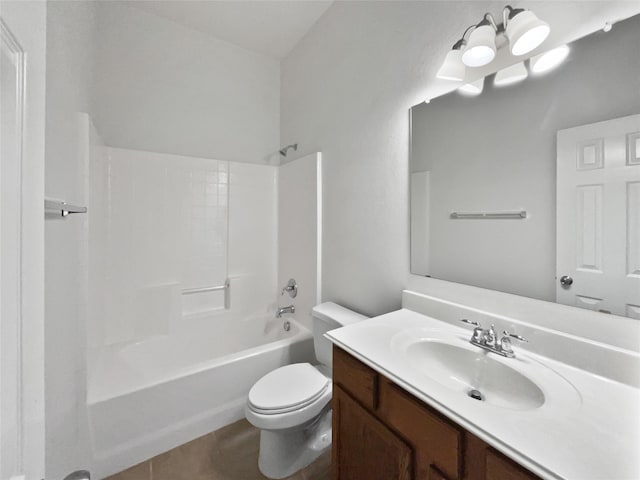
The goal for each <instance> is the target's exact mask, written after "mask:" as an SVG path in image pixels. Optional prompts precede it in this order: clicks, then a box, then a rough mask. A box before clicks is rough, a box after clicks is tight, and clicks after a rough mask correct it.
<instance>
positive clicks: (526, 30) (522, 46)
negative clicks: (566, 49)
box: [506, 10, 551, 56]
mask: <svg viewBox="0 0 640 480" xmlns="http://www.w3.org/2000/svg"><path fill="white" fill-rule="evenodd" d="M550 31H551V29H550V28H549V25H548V24H547V23H545V22H543V21H542V20H540V19H539V18H538V17H536V14H535V13H533V12H532V11H530V10H525V11H524V12H520V13H518V14H516V15H515V16H514V17H513V18H512V19H511V20H509V23H507V30H506V33H507V37H508V38H509V42H510V44H511V53H512V54H513V55H517V56H520V55H525V54H527V53H529V52H530V51H532V50H534V49H536V48H537V47H539V46H540V45H541V44H542V42H544V41H545V40H546V38H547V37H548V36H549V32H550Z"/></svg>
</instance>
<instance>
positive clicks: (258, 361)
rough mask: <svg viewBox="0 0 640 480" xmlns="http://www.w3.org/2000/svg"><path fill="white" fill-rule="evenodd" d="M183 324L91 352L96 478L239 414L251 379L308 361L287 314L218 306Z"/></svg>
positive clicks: (300, 330) (309, 348)
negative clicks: (240, 312)
mask: <svg viewBox="0 0 640 480" xmlns="http://www.w3.org/2000/svg"><path fill="white" fill-rule="evenodd" d="M285 321H289V322H290V327H291V328H290V329H289V330H288V331H286V330H285V329H284V323H285ZM189 323H190V325H189V328H185V329H184V331H179V332H176V333H172V334H170V335H163V336H157V337H154V338H150V339H147V340H144V341H141V342H138V343H129V344H123V345H114V346H110V347H106V348H104V349H103V350H102V351H101V352H100V353H99V354H98V356H97V358H96V360H95V364H94V367H93V368H92V372H91V373H90V376H89V387H88V395H87V403H88V411H89V424H90V429H91V438H92V442H93V445H92V446H93V451H94V459H95V465H94V473H95V474H96V475H97V477H98V478H102V477H104V476H107V475H110V474H112V473H115V472H118V471H121V470H123V469H125V468H127V467H130V466H132V465H135V464H136V463H139V462H141V461H143V460H145V459H147V458H150V457H152V456H154V455H157V454H159V453H161V452H164V451H166V450H169V449H171V448H174V447H176V446H178V445H181V444H183V443H185V442H188V441H189V440H191V439H194V438H196V437H198V436H201V435H204V434H206V433H208V432H211V431H213V430H216V429H218V428H220V427H223V426H225V425H227V424H229V423H231V422H233V421H235V420H239V419H241V418H244V405H245V402H246V398H247V394H248V392H249V389H250V388H251V386H252V385H253V384H254V383H255V382H256V381H257V380H258V379H259V378H261V377H262V376H263V375H265V374H266V373H268V372H270V371H272V370H274V369H276V368H278V367H280V366H283V365H287V364H289V363H293V362H306V361H313V339H312V336H311V332H310V331H309V330H308V329H307V328H305V327H304V326H302V325H301V324H299V323H298V322H297V321H295V319H291V318H286V319H285V318H281V319H276V318H274V317H273V316H264V317H248V318H238V316H237V315H235V314H232V313H231V312H229V311H226V312H224V313H218V314H215V315H211V316H208V317H204V318H198V319H191V320H189Z"/></svg>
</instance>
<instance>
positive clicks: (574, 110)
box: [409, 15, 640, 319]
mask: <svg viewBox="0 0 640 480" xmlns="http://www.w3.org/2000/svg"><path fill="white" fill-rule="evenodd" d="M639 46H640V15H637V16H634V17H631V18H629V19H626V20H623V21H621V22H618V23H617V24H615V25H614V26H613V29H612V30H611V31H609V32H603V31H598V32H595V33H593V34H591V35H589V36H586V37H584V38H581V39H579V40H576V41H575V42H573V43H571V44H570V45H569V55H568V56H567V58H566V59H565V61H564V62H562V63H561V64H560V65H558V66H557V67H555V68H554V69H552V70H550V71H547V72H545V73H542V74H535V73H534V72H533V71H532V68H531V67H532V65H531V61H530V60H528V61H526V62H525V66H526V68H527V71H528V74H529V75H528V77H527V78H526V79H524V80H522V81H520V82H518V83H516V84H511V85H507V86H501V87H498V86H495V84H494V82H495V77H496V75H491V76H488V77H485V78H484V82H480V83H478V84H476V87H480V88H482V92H481V93H480V94H478V95H475V96H468V95H464V94H463V93H462V92H460V91H454V92H452V93H449V94H447V95H444V96H441V97H438V98H435V99H433V100H431V102H430V103H422V104H419V105H416V106H414V107H413V108H412V109H411V154H410V165H409V175H410V178H409V181H410V192H411V193H410V202H411V272H412V273H413V274H417V275H423V276H430V277H434V278H438V279H442V280H448V281H452V282H457V283H463V284H468V285H474V286H479V287H483V288H489V289H492V290H499V291H503V292H508V293H513V294H517V295H523V296H527V297H533V298H537V299H541V300H547V301H557V302H560V303H564V304H568V305H573V306H577V307H582V308H588V309H591V310H595V311H601V312H603V313H612V314H616V315H623V316H629V317H634V318H638V319H640V55H639V54H638V47H639ZM498 75H499V73H498Z"/></svg>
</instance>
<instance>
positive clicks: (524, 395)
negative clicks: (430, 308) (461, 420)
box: [405, 340, 545, 410]
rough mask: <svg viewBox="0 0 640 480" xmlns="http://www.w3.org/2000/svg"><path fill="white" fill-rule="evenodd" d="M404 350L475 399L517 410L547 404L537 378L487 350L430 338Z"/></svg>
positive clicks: (426, 369) (438, 378)
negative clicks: (485, 351)
mask: <svg viewBox="0 0 640 480" xmlns="http://www.w3.org/2000/svg"><path fill="white" fill-rule="evenodd" d="M405 354H406V355H407V357H408V359H409V360H410V361H411V363H414V364H415V365H421V366H423V368H424V372H425V373H426V374H427V375H429V376H430V377H432V378H433V379H434V380H436V381H437V382H439V383H441V384H443V385H444V386H445V387H448V388H451V389H454V390H460V391H463V392H465V393H466V394H467V395H469V397H470V398H474V399H475V400H483V401H485V402H487V403H490V404H493V405H495V406H497V407H503V408H510V409H515V410H530V409H534V408H538V407H540V406H541V405H542V404H544V400H545V397H544V393H543V392H542V390H541V389H540V388H539V387H538V386H537V385H536V384H535V383H534V382H532V381H531V380H530V379H529V378H527V377H526V376H525V375H523V374H521V373H520V372H518V371H517V370H514V369H513V368H511V367H508V366H507V365H505V364H504V363H501V362H500V361H497V360H496V359H494V358H493V357H491V354H489V353H488V352H487V353H484V352H482V351H473V350H469V349H466V348H462V347H459V346H457V345H452V344H449V343H444V342H440V341H430V340H427V341H418V342H416V343H412V344H410V345H408V347H407V349H406V350H405Z"/></svg>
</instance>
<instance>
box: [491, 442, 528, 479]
mask: <svg viewBox="0 0 640 480" xmlns="http://www.w3.org/2000/svg"><path fill="white" fill-rule="evenodd" d="M486 462H487V477H486V480H539V477H538V476H537V475H534V474H533V473H531V472H530V471H528V470H525V469H524V468H522V467H521V466H520V465H518V464H517V463H515V462H513V461H512V460H509V459H508V458H507V457H505V456H504V455H502V454H501V453H498V452H496V451H495V450H493V449H491V448H488V449H487V457H486Z"/></svg>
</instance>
